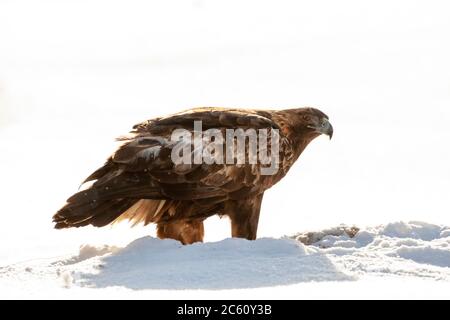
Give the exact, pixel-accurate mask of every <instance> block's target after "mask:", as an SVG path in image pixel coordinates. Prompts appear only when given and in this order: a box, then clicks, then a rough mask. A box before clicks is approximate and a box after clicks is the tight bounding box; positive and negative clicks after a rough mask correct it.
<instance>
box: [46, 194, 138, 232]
mask: <svg viewBox="0 0 450 320" xmlns="http://www.w3.org/2000/svg"><path fill="white" fill-rule="evenodd" d="M137 201H138V200H137V199H115V200H106V201H104V202H103V203H101V204H100V205H98V206H97V207H96V208H90V209H87V208H86V206H80V207H78V208H73V207H71V206H70V204H68V205H66V206H65V207H63V208H62V209H61V210H59V211H58V213H57V214H55V215H54V216H53V221H54V222H55V223H56V225H55V228H56V229H64V228H71V227H83V226H87V225H90V224H91V225H93V226H95V227H103V226H106V225H108V224H110V223H111V222H113V221H114V220H116V219H117V218H118V217H119V216H120V215H121V214H122V213H123V212H125V211H126V210H128V209H129V208H130V207H132V206H133V205H134V204H135V203H136V202H137Z"/></svg>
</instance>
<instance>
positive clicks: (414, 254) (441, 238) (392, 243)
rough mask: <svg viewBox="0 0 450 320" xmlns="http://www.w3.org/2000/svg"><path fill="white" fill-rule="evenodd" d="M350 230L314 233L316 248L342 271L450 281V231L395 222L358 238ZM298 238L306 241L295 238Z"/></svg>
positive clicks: (297, 236)
mask: <svg viewBox="0 0 450 320" xmlns="http://www.w3.org/2000/svg"><path fill="white" fill-rule="evenodd" d="M336 230H348V228H347V227H343V226H341V227H339V228H333V229H328V230H326V231H319V232H315V233H314V232H310V233H308V239H316V240H317V241H315V242H313V243H312V247H315V248H317V249H319V250H320V251H321V252H323V253H325V254H326V255H327V256H328V257H329V258H330V259H331V260H332V261H333V263H334V264H335V265H336V266H337V268H338V269H339V270H346V272H347V273H349V274H352V275H354V276H363V275H368V274H370V275H380V276H405V275H406V276H413V277H418V278H432V279H435V280H450V232H449V230H450V228H448V227H443V226H438V225H433V224H429V223H425V222H418V221H413V222H408V223H407V222H395V223H389V224H387V225H385V226H378V227H375V228H367V229H364V230H360V231H359V232H358V233H356V234H354V235H353V234H350V235H349V234H348V233H347V232H336ZM294 238H297V239H298V238H300V239H304V238H302V235H295V236H294Z"/></svg>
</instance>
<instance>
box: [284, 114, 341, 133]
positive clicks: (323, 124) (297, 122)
mask: <svg viewBox="0 0 450 320" xmlns="http://www.w3.org/2000/svg"><path fill="white" fill-rule="evenodd" d="M291 121H293V127H294V128H295V129H294V130H295V131H297V133H301V134H302V135H308V136H311V137H312V138H315V137H317V136H319V135H321V134H325V135H327V136H328V137H330V139H331V138H332V137H333V126H332V125H331V123H330V121H329V118H328V116H327V115H326V114H325V113H323V112H322V111H320V110H318V109H315V108H300V109H295V111H294V115H293V118H292V119H291Z"/></svg>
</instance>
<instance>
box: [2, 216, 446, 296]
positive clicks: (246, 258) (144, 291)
mask: <svg viewBox="0 0 450 320" xmlns="http://www.w3.org/2000/svg"><path fill="white" fill-rule="evenodd" d="M342 229H343V227H337V228H328V229H326V230H323V231H318V232H317V233H316V234H317V235H316V239H317V241H316V242H314V243H312V244H311V245H305V244H303V243H302V242H300V241H298V240H295V239H294V238H299V235H296V236H292V237H284V238H281V239H274V238H261V239H258V240H256V241H248V240H244V239H225V240H222V241H218V242H209V243H197V244H193V245H189V246H183V245H182V244H181V243H179V242H177V241H174V240H160V239H155V238H152V237H143V238H140V239H137V240H135V241H133V242H131V243H129V244H128V245H127V246H125V247H123V248H117V247H109V246H100V247H94V246H90V245H83V246H82V247H81V248H80V249H79V252H78V253H77V254H76V255H74V256H71V257H58V258H48V259H39V260H30V261H27V262H23V263H18V264H12V265H8V266H4V267H1V268H0V286H1V287H2V288H4V290H2V292H1V295H3V297H11V293H14V294H15V295H18V296H25V297H39V296H41V294H42V292H46V295H52V294H55V295H56V293H57V292H60V290H61V289H62V288H65V289H68V290H66V291H63V296H64V297H66V298H70V297H80V296H82V294H83V292H86V293H88V294H92V291H93V290H94V291H95V290H96V291H97V293H98V294H103V293H104V291H105V290H111V289H112V288H114V289H115V290H116V293H118V292H128V294H129V295H131V296H133V294H134V293H137V292H139V293H140V294H141V296H154V295H157V293H158V292H160V291H161V290H168V291H174V290H175V292H176V291H178V292H179V293H180V292H181V293H183V295H184V296H185V297H189V294H190V292H206V291H208V290H213V291H217V290H219V291H221V292H224V293H225V294H226V293H228V292H230V291H233V290H239V289H240V290H243V291H247V292H253V291H254V290H258V289H261V288H268V287H272V288H273V287H279V286H283V287H288V288H289V287H292V288H297V289H294V290H293V291H292V292H296V290H299V289H300V288H302V287H303V286H304V285H305V284H308V283H315V284H318V285H319V286H320V283H322V282H325V283H328V285H332V286H336V285H337V283H344V282H352V283H361V282H362V283H364V282H366V281H370V279H374V278H379V279H381V280H383V281H389V282H388V283H392V282H396V281H398V280H399V279H401V280H402V281H411V280H412V281H418V280H419V279H422V280H429V281H430V280H433V281H443V282H444V283H447V285H448V284H449V283H450V282H449V281H450V237H449V236H445V235H446V234H447V233H446V231H448V230H449V228H448V227H443V226H438V225H432V224H426V223H421V222H411V223H406V222H396V223H391V224H388V225H386V226H377V227H370V228H364V229H362V230H360V231H359V232H358V233H356V234H352V235H351V236H349V235H348V234H347V233H345V232H344V233H342V232H339V230H342ZM393 230H395V231H393ZM406 230H409V232H406ZM418 230H420V232H418ZM437 230H440V231H441V232H440V233H437ZM443 231H444V232H443ZM392 233H397V234H396V235H393V234H392ZM309 234H311V233H309ZM442 234H443V235H444V236H441V235H442ZM300 237H301V236H300ZM130 292H131V293H130ZM133 292H134V293H133ZM362 295H364V294H362ZM285 296H286V295H285ZM271 297H272V298H276V296H271Z"/></svg>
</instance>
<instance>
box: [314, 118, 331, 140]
mask: <svg viewBox="0 0 450 320" xmlns="http://www.w3.org/2000/svg"><path fill="white" fill-rule="evenodd" d="M314 129H316V131H317V132H319V133H320V134H326V135H327V136H328V137H330V140H331V138H333V126H332V125H331V123H330V121H328V119H327V118H323V119H322V121H321V122H320V125H319V126H318V127H315V128H314Z"/></svg>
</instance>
